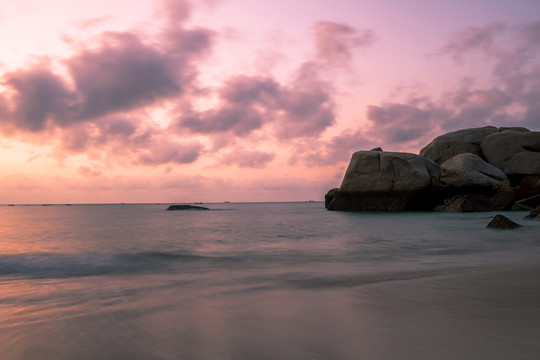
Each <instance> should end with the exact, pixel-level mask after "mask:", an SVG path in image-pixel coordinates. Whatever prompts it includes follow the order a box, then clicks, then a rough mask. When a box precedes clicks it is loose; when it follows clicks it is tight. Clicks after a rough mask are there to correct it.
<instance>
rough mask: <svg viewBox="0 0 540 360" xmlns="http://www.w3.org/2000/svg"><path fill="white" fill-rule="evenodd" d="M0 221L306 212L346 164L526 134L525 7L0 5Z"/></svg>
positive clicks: (534, 88) (479, 3)
mask: <svg viewBox="0 0 540 360" xmlns="http://www.w3.org/2000/svg"><path fill="white" fill-rule="evenodd" d="M0 45H1V47H0V48H1V50H0V203H3V204H7V203H32V204H33V203H119V202H125V203H140V202H152V203H154V202H178V203H181V202H199V201H201V202H222V201H232V202H234V201H306V200H322V199H323V197H324V194H325V193H326V191H327V190H329V189H330V188H333V187H338V186H339V184H340V183H341V179H342V177H343V174H344V172H345V169H346V167H347V165H348V162H349V160H350V158H351V155H352V153H353V152H355V151H358V150H369V149H371V148H374V147H381V148H383V150H385V151H405V152H413V153H418V152H419V150H420V149H421V148H422V147H423V146H425V145H426V144H428V143H429V142H430V141H431V140H432V139H433V138H435V137H436V136H438V135H441V134H444V133H446V132H449V131H454V130H458V129H463V128H470V127H480V126H487V125H493V126H523V127H527V128H529V129H531V130H535V131H538V130H540V2H539V1H537V0H467V1H465V0H454V1H446V0H444V1H443V0H409V1H402V0H332V1H329V0H287V1H285V0H255V1H254V0H192V1H187V0H138V1H131V0H129V1H128V0H115V1H110V0H108V1H104V0H78V1H72V0H49V1H46V2H45V1H41V0H19V1H16V2H14V1H9V0H0Z"/></svg>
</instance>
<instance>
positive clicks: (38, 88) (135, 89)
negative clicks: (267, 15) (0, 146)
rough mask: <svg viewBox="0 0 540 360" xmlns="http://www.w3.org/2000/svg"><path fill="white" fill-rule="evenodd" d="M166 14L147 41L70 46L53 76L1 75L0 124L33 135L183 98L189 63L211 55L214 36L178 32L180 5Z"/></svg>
mask: <svg viewBox="0 0 540 360" xmlns="http://www.w3.org/2000/svg"><path fill="white" fill-rule="evenodd" d="M173 4H174V6H173ZM173 10H174V11H173ZM167 14H168V17H169V23H168V24H167V26H165V27H163V28H162V31H161V33H159V34H157V35H156V36H154V37H151V36H150V35H144V34H142V33H139V32H137V31H106V32H102V33H101V34H99V35H98V36H96V37H94V38H93V40H92V42H91V43H88V44H87V43H84V45H82V44H80V43H77V42H76V41H74V40H70V42H69V43H68V45H71V46H72V47H73V50H74V54H73V55H72V56H71V57H69V58H65V59H60V60H59V61H57V63H55V64H54V66H55V69H57V70H58V71H57V72H54V71H53V70H52V69H53V65H52V64H51V62H50V61H48V60H46V59H44V60H42V61H40V62H38V63H36V64H34V65H32V66H30V67H26V68H21V69H18V70H14V71H11V72H8V73H5V74H3V76H1V82H2V85H3V86H4V88H5V90H6V91H5V93H7V94H8V96H3V97H0V105H1V104H4V105H3V106H2V109H0V111H1V112H2V114H3V115H4V116H3V117H4V118H5V119H6V120H7V123H9V124H10V125H11V127H12V128H14V129H19V130H22V131H30V132H40V131H43V130H45V129H46V128H47V127H48V126H49V127H68V126H72V125H73V124H76V123H79V122H85V121H86V122H88V121H90V122H92V121H99V119H100V118H102V117H106V116H109V115H111V114H116V113H120V112H130V111H134V110H138V109H142V108H145V107H148V106H153V105H156V104H159V103H160V102H163V101H166V100H171V99H174V98H178V97H180V96H182V95H184V94H185V93H186V92H188V91H190V89H192V88H194V87H196V85H195V84H194V82H195V80H196V75H197V74H196V73H197V64H196V63H195V61H196V60H200V58H201V57H202V56H204V55H206V54H207V53H208V51H209V50H210V49H211V47H212V45H213V38H214V33H213V32H212V31H211V30H208V29H204V28H196V29H187V28H185V27H184V26H183V24H182V21H184V20H185V19H186V18H187V16H189V6H188V5H187V3H185V2H182V1H169V2H168V12H167ZM173 20H174V21H173ZM60 73H61V74H62V75H59V74H60Z"/></svg>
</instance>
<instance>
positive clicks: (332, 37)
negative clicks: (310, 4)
mask: <svg viewBox="0 0 540 360" xmlns="http://www.w3.org/2000/svg"><path fill="white" fill-rule="evenodd" d="M313 30H314V33H315V45H316V51H317V59H319V60H322V61H325V62H327V63H332V64H339V63H345V62H347V61H348V60H350V59H351V57H352V52H353V50H354V49H355V48H358V47H366V46H369V45H371V44H372V43H373V42H374V40H375V35H374V32H373V31H372V30H357V29H355V28H353V27H351V26H349V25H346V24H341V23H336V22H331V21H318V22H317V23H316V24H315V25H314V26H313Z"/></svg>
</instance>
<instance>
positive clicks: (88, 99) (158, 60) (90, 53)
mask: <svg viewBox="0 0 540 360" xmlns="http://www.w3.org/2000/svg"><path fill="white" fill-rule="evenodd" d="M67 68H68V70H69V72H70V74H71V76H72V78H73V81H74V82H75V87H76V89H77V93H78V96H79V103H78V104H77V106H76V109H77V115H78V117H79V119H92V118H96V117H100V116H103V115H106V114H109V113H113V112H117V111H127V110H131V109H134V108H137V107H140V106H144V105H148V104H152V103H154V102H155V101H156V100H159V99H166V98H170V97H172V96H177V95H179V94H180V91H181V85H180V83H179V82H178V75H179V74H177V69H176V67H175V64H174V63H173V62H171V61H170V59H169V58H168V57H167V55H165V54H162V53H161V52H160V51H158V50H157V49H155V48H153V47H151V46H148V45H145V44H143V43H142V41H141V40H140V39H139V38H138V37H137V36H135V35H133V34H129V33H106V34H103V35H102V38H101V42H100V46H99V47H98V48H97V49H91V50H85V51H83V52H81V53H80V54H77V55H76V56H75V57H73V58H71V59H69V60H68V61H67Z"/></svg>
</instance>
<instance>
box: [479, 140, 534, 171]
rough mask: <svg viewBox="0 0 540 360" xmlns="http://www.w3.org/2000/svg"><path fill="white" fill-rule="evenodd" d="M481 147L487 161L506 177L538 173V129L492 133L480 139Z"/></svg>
mask: <svg viewBox="0 0 540 360" xmlns="http://www.w3.org/2000/svg"><path fill="white" fill-rule="evenodd" d="M509 130H510V129H509ZM481 148H482V152H483V153H484V156H485V157H486V159H487V161H488V162H489V163H490V164H491V165H493V166H495V167H497V168H499V169H501V170H502V171H504V173H505V174H506V176H508V177H512V176H527V175H540V132H539V131H526V132H525V131H515V129H511V130H510V131H502V132H497V133H493V134H491V135H489V136H486V137H485V138H484V139H483V140H482V143H481Z"/></svg>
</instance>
